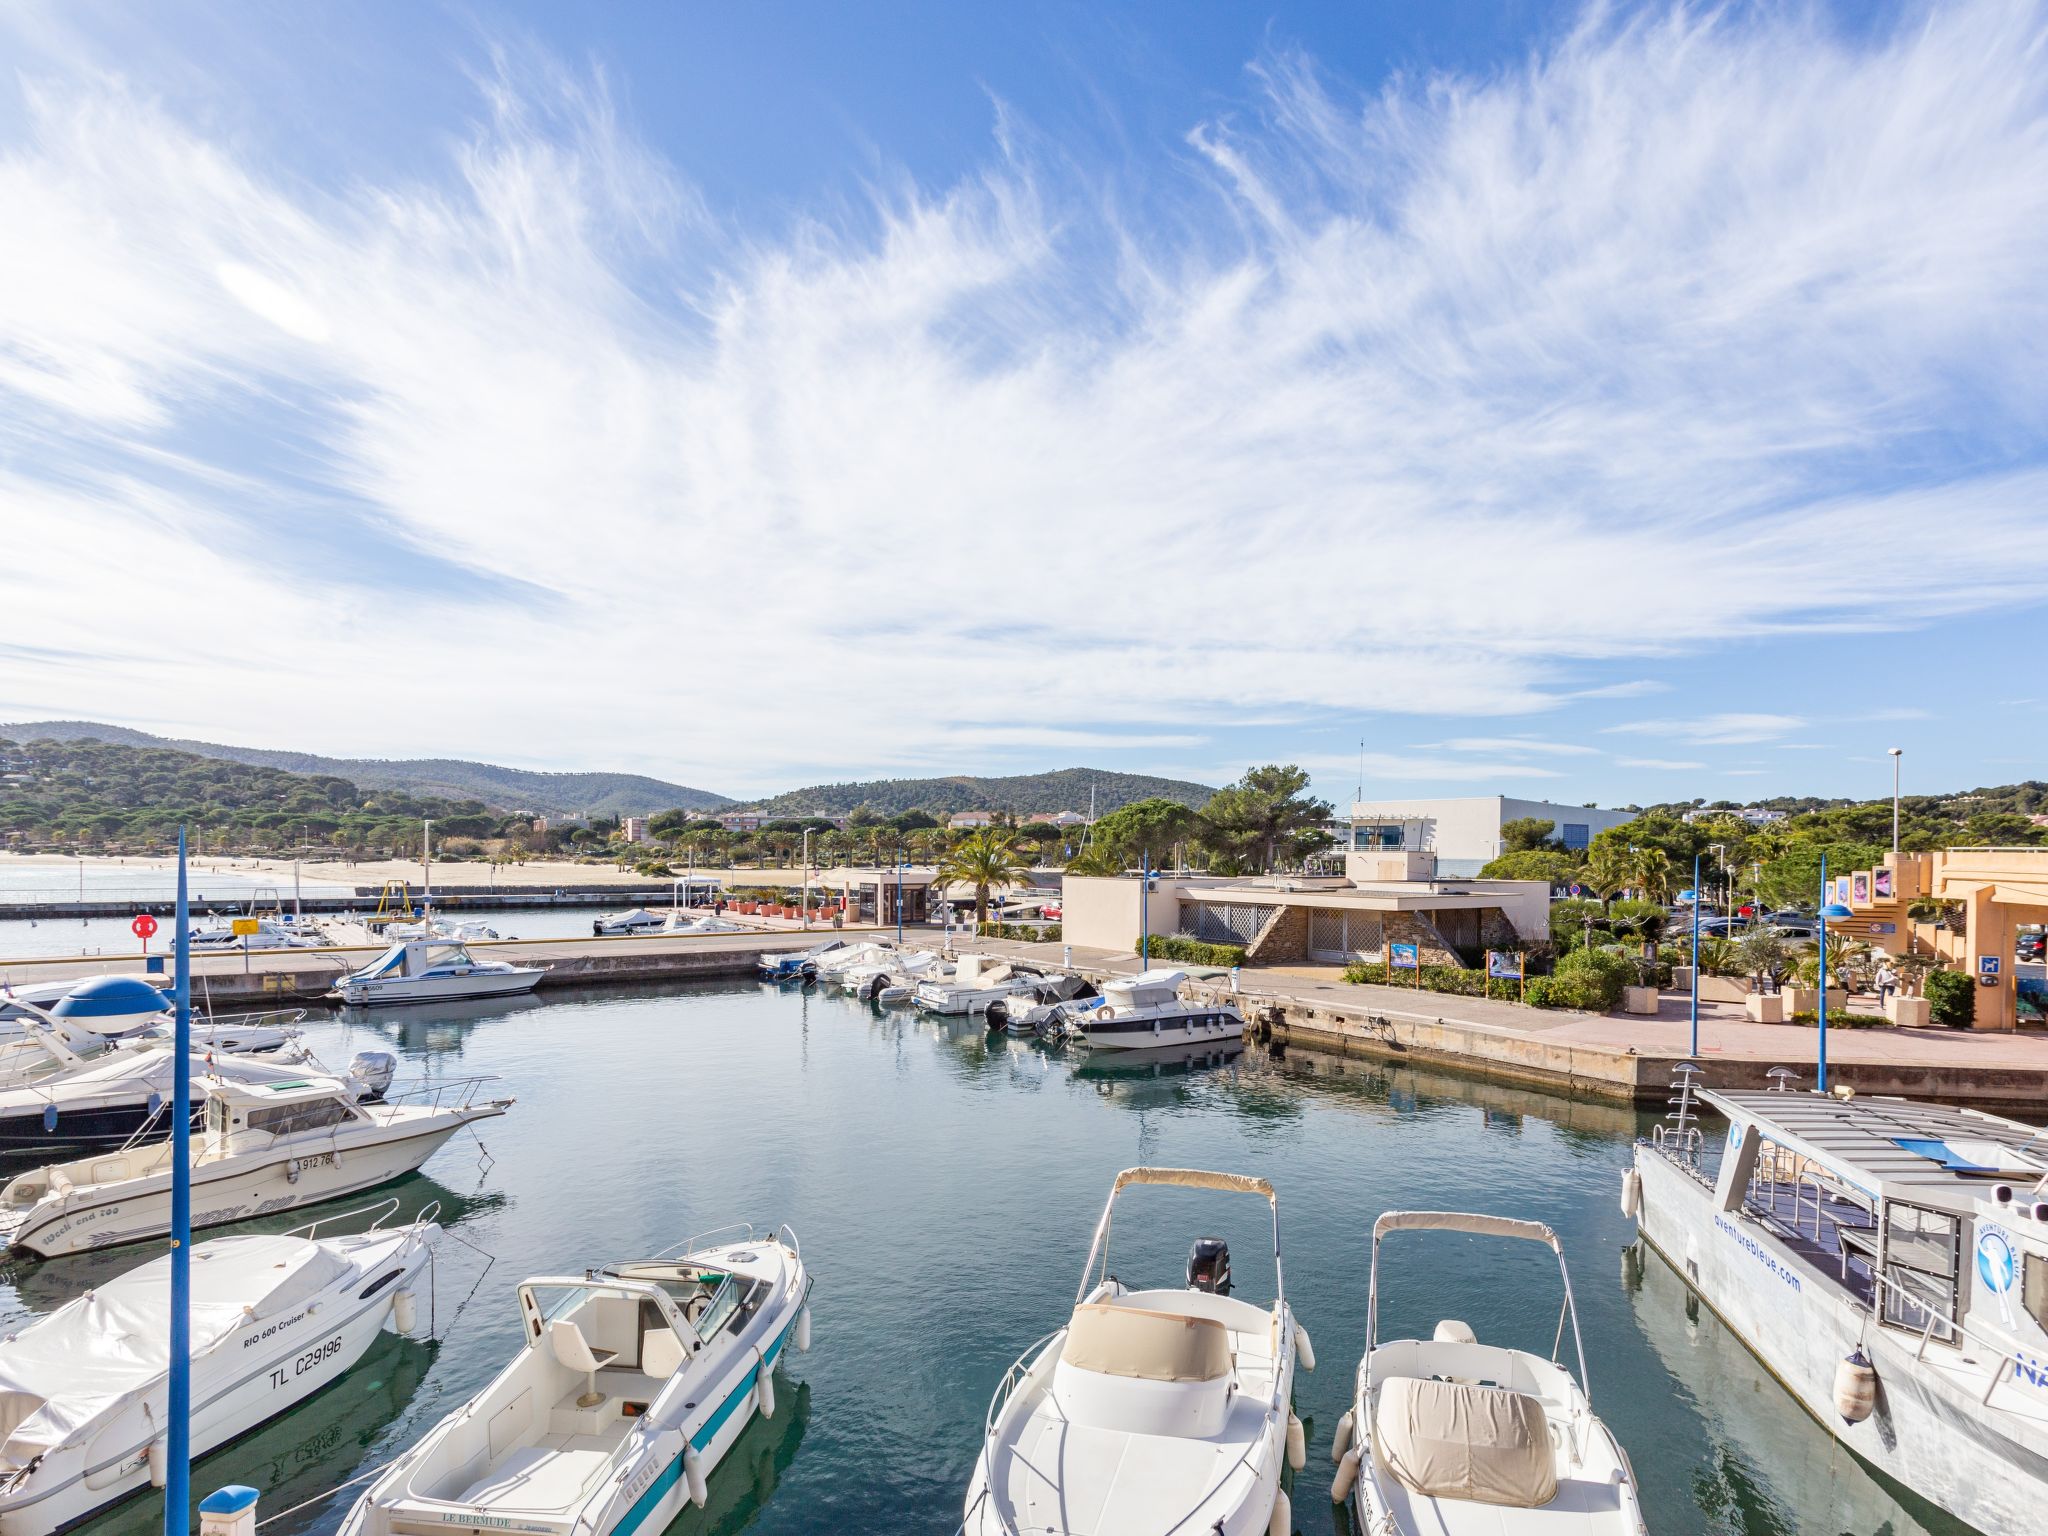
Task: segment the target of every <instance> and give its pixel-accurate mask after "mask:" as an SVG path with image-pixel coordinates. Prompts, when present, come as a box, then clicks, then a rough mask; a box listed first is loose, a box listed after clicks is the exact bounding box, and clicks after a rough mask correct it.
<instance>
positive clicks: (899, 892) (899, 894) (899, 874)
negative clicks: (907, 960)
mask: <svg viewBox="0 0 2048 1536" xmlns="http://www.w3.org/2000/svg"><path fill="white" fill-rule="evenodd" d="M896 947H897V948H898V949H901V948H902V947H903V844H902V843H900V842H899V843H898V844H897V845H896Z"/></svg>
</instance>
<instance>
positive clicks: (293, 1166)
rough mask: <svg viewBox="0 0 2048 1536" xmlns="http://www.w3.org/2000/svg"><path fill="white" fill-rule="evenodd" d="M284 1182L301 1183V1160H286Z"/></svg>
mask: <svg viewBox="0 0 2048 1536" xmlns="http://www.w3.org/2000/svg"><path fill="white" fill-rule="evenodd" d="M284 1181H285V1183H287V1184H296V1183H298V1182H299V1160H298V1159H297V1158H296V1157H293V1158H287V1159H286V1160H285V1165H284Z"/></svg>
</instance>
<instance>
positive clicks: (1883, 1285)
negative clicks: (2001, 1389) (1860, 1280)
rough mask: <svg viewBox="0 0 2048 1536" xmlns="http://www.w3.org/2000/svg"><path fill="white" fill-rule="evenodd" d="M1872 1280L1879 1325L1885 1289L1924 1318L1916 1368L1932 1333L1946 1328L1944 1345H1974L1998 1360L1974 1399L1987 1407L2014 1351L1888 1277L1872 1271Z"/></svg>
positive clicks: (1874, 1304) (1875, 1311) (1882, 1314)
mask: <svg viewBox="0 0 2048 1536" xmlns="http://www.w3.org/2000/svg"><path fill="white" fill-rule="evenodd" d="M1871 1279H1872V1280H1874V1281H1875V1282H1876V1289H1875V1291H1874V1293H1873V1302H1872V1309H1871V1310H1872V1311H1873V1312H1874V1313H1875V1314H1876V1316H1877V1317H1878V1319H1879V1320H1880V1321H1882V1319H1883V1317H1884V1293H1885V1291H1886V1290H1887V1289H1889V1290H1890V1291H1891V1292H1892V1294H1893V1295H1895V1296H1896V1297H1897V1298H1898V1299H1899V1300H1901V1301H1903V1302H1905V1303H1906V1305H1908V1306H1910V1307H1912V1308H1913V1309H1914V1310H1916V1311H1918V1312H1922V1313H1924V1314H1926V1317H1927V1323H1926V1326H1925V1327H1923V1328H1922V1329H1921V1330H1920V1343H1919V1346H1918V1347H1917V1348H1916V1349H1915V1350H1914V1351H1913V1360H1914V1362H1915V1363H1916V1364H1923V1363H1925V1361H1926V1359H1927V1346H1928V1345H1929V1344H1932V1343H1933V1342H1935V1330H1936V1329H1937V1328H1945V1329H1947V1330H1948V1337H1946V1338H1943V1339H1942V1340H1941V1342H1942V1343H1944V1344H1947V1343H1951V1342H1953V1341H1955V1340H1958V1339H1962V1340H1968V1341H1969V1342H1970V1343H1973V1344H1976V1345H1977V1346H1979V1347H1980V1348H1982V1349H1984V1350H1985V1351H1987V1352H1989V1353H1994V1354H1996V1355H1997V1356H1998V1362H1997V1364H1995V1365H1993V1366H1992V1367H1991V1379H1990V1380H1989V1381H1987V1382H1986V1383H1985V1384H1984V1392H1983V1395H1982V1396H1981V1397H1979V1398H1978V1399H1977V1401H1978V1402H1979V1403H1980V1404H1982V1405H1983V1406H1984V1407H1987V1408H1988V1407H1990V1406H1991V1394H1992V1393H1994V1392H1996V1391H1997V1390H1998V1384H1999V1383H2000V1382H2001V1381H2003V1380H2005V1373H2006V1372H2007V1371H2008V1370H2009V1369H2011V1367H2012V1364H2013V1358H2014V1353H2015V1351H2014V1349H2013V1347H2012V1346H2011V1345H2009V1344H2005V1343H2002V1342H2000V1341H1999V1340H1997V1339H1994V1338H1991V1337H1990V1336H1989V1335H1987V1334H1984V1333H1982V1332H1980V1331H1979V1330H1977V1329H1975V1328H1971V1327H1969V1326H1968V1325H1967V1324H1965V1323H1961V1322H1958V1321H1957V1320H1956V1319H1955V1318H1953V1317H1951V1316H1950V1315H1949V1314H1948V1313H1946V1312H1943V1311H1941V1310H1940V1309H1939V1308H1936V1307H1930V1306H1929V1305H1928V1304H1927V1303H1926V1302H1924V1301H1922V1300H1921V1299H1920V1298H1919V1297H1918V1296H1915V1295H1914V1294H1913V1293H1912V1292H1911V1291H1909V1290H1907V1289H1906V1288H1905V1287H1904V1286H1903V1285H1900V1284H1899V1283H1898V1282H1897V1281H1895V1280H1892V1279H1890V1278H1889V1277H1888V1276H1886V1275H1885V1274H1883V1273H1882V1272H1880V1271H1878V1270H1874V1269H1873V1270H1872V1272H1871ZM1969 1363H1971V1364H1976V1363H1977V1362H1975V1361H1970V1362H1969Z"/></svg>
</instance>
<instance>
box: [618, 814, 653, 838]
mask: <svg viewBox="0 0 2048 1536" xmlns="http://www.w3.org/2000/svg"><path fill="white" fill-rule="evenodd" d="M619 836H621V837H623V838H624V839H625V840H626V841H627V842H629V843H644V842H646V841H647V818H646V817H645V816H621V817H620V818H619Z"/></svg>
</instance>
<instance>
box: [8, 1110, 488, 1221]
mask: <svg viewBox="0 0 2048 1536" xmlns="http://www.w3.org/2000/svg"><path fill="white" fill-rule="evenodd" d="M482 1082H483V1079H481V1078H471V1079H469V1080H467V1081H466V1082H464V1083H461V1084H449V1083H441V1084H437V1085H436V1087H435V1089H434V1093H433V1097H432V1099H431V1100H430V1101H428V1102H424V1103H418V1104H398V1103H390V1102H379V1103H370V1104H365V1103H360V1102H358V1100H357V1096H356V1085H355V1084H353V1083H350V1082H345V1081H343V1080H342V1079H340V1078H334V1077H301V1078H299V1079H298V1080H297V1081H293V1082H274V1083H237V1082H228V1081H224V1080H223V1081H212V1080H209V1081H207V1082H206V1083H205V1088H206V1095H207V1097H206V1109H205V1114H204V1128H203V1129H202V1130H201V1131H200V1133H199V1134H198V1135H196V1136H193V1137H191V1138H190V1140H189V1143H188V1144H189V1146H190V1149H191V1152H190V1156H191V1162H190V1167H191V1171H192V1207H191V1209H192V1225H193V1227H194V1228H199V1227H214V1226H220V1225H223V1224H224V1223H227V1222H231V1221H244V1220H247V1219H249V1218H251V1217H255V1216H269V1215H273V1214H275V1213H276V1212H278V1211H287V1210H291V1209H294V1208H295V1207H298V1206H302V1205H312V1204H315V1203H316V1202H318V1201H321V1200H332V1199H335V1198H337V1197H339V1196H342V1195H352V1194H356V1193H358V1192H360V1191H362V1190H366V1189H371V1188H374V1187H375V1186H377V1185H379V1184H384V1183H388V1182H390V1181H391V1180H392V1179H396V1178H400V1177H402V1176H403V1175H405V1174H408V1173H411V1172H413V1171H414V1170H415V1169H417V1168H418V1167H419V1166H420V1165H421V1164H422V1163H424V1162H426V1160H427V1159H428V1158H430V1157H432V1156H433V1155H434V1153H435V1152H436V1151H438V1150H439V1149H440V1148H441V1146H442V1145H443V1144H444V1143H445V1142H446V1141H447V1140H448V1138H449V1137H451V1136H453V1135H454V1134H455V1133H456V1132H457V1131H459V1130H461V1129H462V1128H463V1127H464V1126H466V1125H473V1124H475V1123H476V1122H477V1121H479V1120H488V1119H491V1118H493V1117H495V1116H498V1115H502V1114H504V1113H505V1111H506V1110H507V1109H508V1108H509V1107H510V1106H511V1104H512V1100H510V1099H480V1098H478V1096H477V1090H478V1087H479V1085H480V1084H481V1083H482ZM176 1146H177V1142H176V1140H175V1138H166V1139H165V1140H162V1141H156V1142H151V1143H148V1144H146V1145H141V1146H131V1147H123V1148H120V1149H119V1150H116V1151H109V1152H101V1153H95V1154H94V1155H92V1156H90V1157H84V1158H80V1159H78V1160H77V1161H75V1162H68V1163H53V1164H51V1165H50V1166H48V1167H46V1168H39V1169H37V1170H36V1171H34V1172H33V1173H24V1174H21V1175H19V1176H18V1177H16V1178H15V1179H13V1180H11V1181H10V1182H9V1183H8V1184H7V1185H6V1186H5V1187H4V1188H0V1244H4V1245H5V1246H6V1247H7V1248H8V1249H10V1250H11V1251H13V1252H16V1253H28V1254H33V1255H35V1256H36V1257H38V1258H54V1257H56V1256H57V1255H59V1254H66V1253H78V1252H80V1251H82V1250H85V1249H88V1248H110V1247H113V1246H115V1245H116V1244H120V1243H134V1242H141V1241H143V1240H144V1239H146V1238H152V1237H161V1236H163V1235H164V1234H165V1233H167V1232H169V1231H170V1229H171V1156H172V1153H173V1151H174V1149H175V1148H176Z"/></svg>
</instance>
